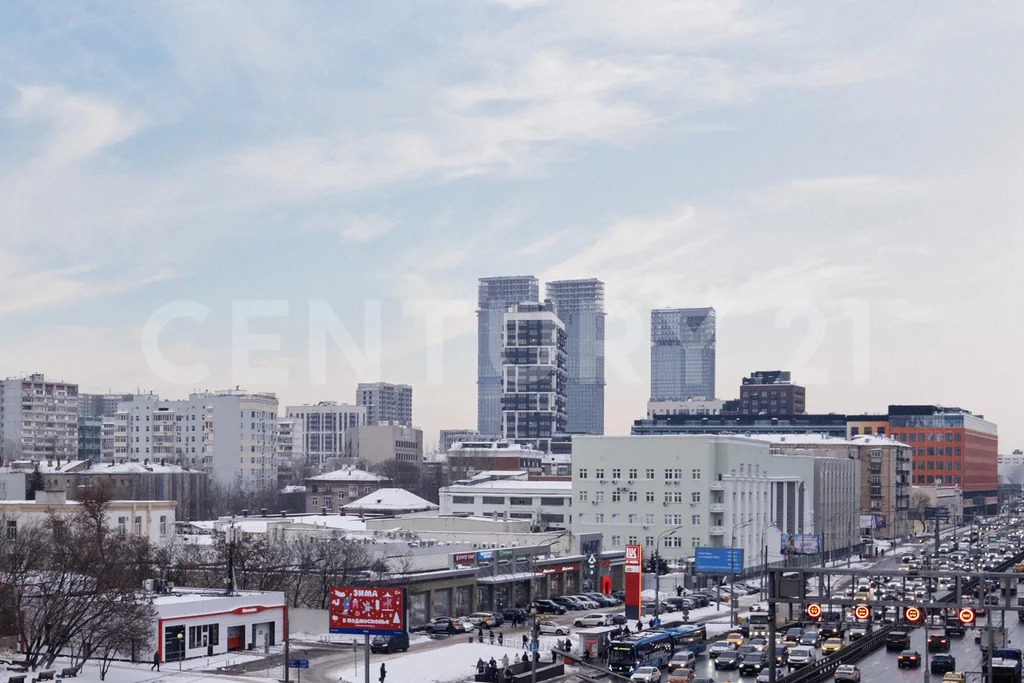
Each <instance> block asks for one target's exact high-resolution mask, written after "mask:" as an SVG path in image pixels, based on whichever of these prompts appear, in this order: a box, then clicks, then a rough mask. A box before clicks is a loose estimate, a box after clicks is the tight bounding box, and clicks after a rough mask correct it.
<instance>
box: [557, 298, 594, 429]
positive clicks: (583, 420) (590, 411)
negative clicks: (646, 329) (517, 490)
mask: <svg viewBox="0 0 1024 683" xmlns="http://www.w3.org/2000/svg"><path fill="white" fill-rule="evenodd" d="M547 297H548V299H550V300H551V302H552V303H553V304H554V307H555V315H557V316H558V318H559V319H560V320H561V321H562V322H563V323H564V324H565V334H566V340H567V342H566V356H567V366H566V371H567V373H568V375H567V380H566V401H565V406H566V408H565V410H566V415H567V420H566V428H565V431H566V432H568V433H570V434H604V387H605V377H604V371H605V367H604V366H605V363H604V361H605V351H604V335H605V312H604V283H603V282H601V281H600V280H597V279H594V278H590V279H586V280H559V281H557V282H549V283H548V284H547Z"/></svg>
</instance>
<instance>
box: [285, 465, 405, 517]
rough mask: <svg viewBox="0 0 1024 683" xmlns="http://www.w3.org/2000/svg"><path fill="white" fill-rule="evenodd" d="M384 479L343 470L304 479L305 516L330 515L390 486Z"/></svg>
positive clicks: (389, 482) (360, 471)
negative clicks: (322, 513)
mask: <svg viewBox="0 0 1024 683" xmlns="http://www.w3.org/2000/svg"><path fill="white" fill-rule="evenodd" d="M392 483H393V482H392V481H391V480H390V479H388V478H387V477H384V476H381V475H379V474H373V473H372V472H366V471H364V470H360V469H356V468H355V467H343V468H341V469H340V470H335V471H333V472H328V473H326V474H321V475H319V476H316V477H310V478H308V479H306V480H305V482H304V485H305V489H306V507H305V511H306V512H307V513H308V514H316V513H318V512H327V513H331V512H334V511H335V510H341V509H342V507H344V506H345V505H347V504H348V503H351V502H353V501H355V500H357V499H359V498H361V497H363V496H365V495H368V494H370V493H373V492H374V491H376V490H378V489H381V488H387V487H390V486H391V485H392Z"/></svg>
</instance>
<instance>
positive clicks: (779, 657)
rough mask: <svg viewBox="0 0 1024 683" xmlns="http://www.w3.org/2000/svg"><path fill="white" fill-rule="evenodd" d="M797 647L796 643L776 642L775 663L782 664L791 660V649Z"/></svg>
mask: <svg viewBox="0 0 1024 683" xmlns="http://www.w3.org/2000/svg"><path fill="white" fill-rule="evenodd" d="M794 647H796V644H795V643H786V642H782V643H775V665H776V666H782V665H783V664H785V663H786V662H788V661H789V651H790V650H792V649H793V648H794Z"/></svg>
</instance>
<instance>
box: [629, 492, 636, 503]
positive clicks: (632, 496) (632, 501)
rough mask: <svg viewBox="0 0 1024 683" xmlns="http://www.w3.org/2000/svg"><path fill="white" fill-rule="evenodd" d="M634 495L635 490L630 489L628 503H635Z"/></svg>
mask: <svg viewBox="0 0 1024 683" xmlns="http://www.w3.org/2000/svg"><path fill="white" fill-rule="evenodd" d="M636 497H637V494H636V491H630V492H629V502H630V503H635V502H636Z"/></svg>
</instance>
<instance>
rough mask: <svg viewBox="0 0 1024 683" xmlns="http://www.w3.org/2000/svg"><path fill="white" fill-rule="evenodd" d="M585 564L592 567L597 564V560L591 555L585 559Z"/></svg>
mask: <svg viewBox="0 0 1024 683" xmlns="http://www.w3.org/2000/svg"><path fill="white" fill-rule="evenodd" d="M587 564H588V565H590V566H591V567H593V566H594V565H595V564H597V558H596V557H594V554H593V553H591V554H590V557H588V558H587Z"/></svg>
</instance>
